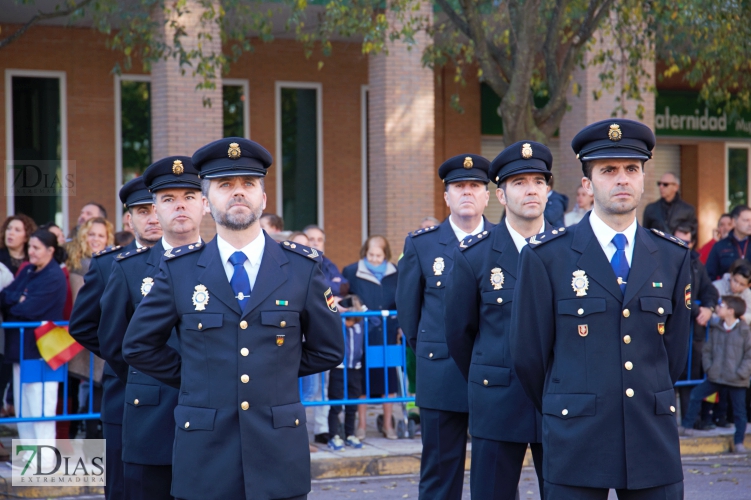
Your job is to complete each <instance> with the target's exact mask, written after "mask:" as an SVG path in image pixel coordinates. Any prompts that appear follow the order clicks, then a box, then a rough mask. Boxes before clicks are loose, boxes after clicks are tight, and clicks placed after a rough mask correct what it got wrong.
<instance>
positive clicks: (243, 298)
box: [235, 292, 250, 300]
mask: <svg viewBox="0 0 751 500" xmlns="http://www.w3.org/2000/svg"><path fill="white" fill-rule="evenodd" d="M235 298H236V299H237V300H245V299H249V298H250V294H247V295H245V294H244V293H242V292H240V293H238V294H237V295H235Z"/></svg>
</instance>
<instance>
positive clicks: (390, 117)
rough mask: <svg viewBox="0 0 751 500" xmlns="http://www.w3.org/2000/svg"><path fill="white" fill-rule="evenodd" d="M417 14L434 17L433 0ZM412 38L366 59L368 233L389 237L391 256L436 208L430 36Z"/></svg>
mask: <svg viewBox="0 0 751 500" xmlns="http://www.w3.org/2000/svg"><path fill="white" fill-rule="evenodd" d="M416 14H417V15H421V16H429V17H431V18H432V9H431V3H430V2H424V3H423V4H422V6H421V8H420V11H419V12H418V13H416ZM392 21H393V18H392ZM416 40H417V44H416V45H415V46H412V47H411V50H409V49H408V47H407V45H405V44H404V43H402V42H395V43H390V44H389V46H388V50H389V53H388V55H377V56H372V57H370V59H369V62H368V80H369V89H370V90H369V97H368V129H369V134H368V135H369V143H368V181H369V186H368V200H369V207H368V215H369V224H370V234H381V235H383V236H385V237H386V238H387V239H388V240H389V243H390V244H391V247H392V251H393V254H394V261H396V258H397V257H398V256H399V254H400V253H401V250H402V245H403V243H404V238H405V237H406V235H407V233H408V232H409V231H413V230H415V229H417V227H416V224H417V223H415V222H414V221H415V220H420V219H422V217H423V215H422V214H426V215H430V214H432V213H433V210H434V192H435V183H434V177H435V175H436V168H435V162H434V155H435V151H434V143H435V90H434V84H435V82H434V78H435V75H434V74H433V71H431V70H430V69H429V68H425V67H423V65H422V61H421V57H422V52H423V50H424V49H425V47H427V45H428V44H429V43H431V40H430V38H429V37H428V36H427V35H426V34H425V33H423V32H421V33H420V34H419V35H418V36H417V37H416ZM418 223H419V222H418Z"/></svg>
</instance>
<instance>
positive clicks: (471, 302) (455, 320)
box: [444, 141, 553, 500]
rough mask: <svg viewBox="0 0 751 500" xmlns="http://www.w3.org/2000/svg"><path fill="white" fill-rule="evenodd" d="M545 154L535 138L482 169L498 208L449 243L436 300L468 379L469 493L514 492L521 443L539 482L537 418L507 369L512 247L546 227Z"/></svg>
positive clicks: (548, 158) (515, 250)
mask: <svg viewBox="0 0 751 500" xmlns="http://www.w3.org/2000/svg"><path fill="white" fill-rule="evenodd" d="M552 162H553V156H552V155H551V153H550V150H549V149H548V148H547V147H545V146H544V145H542V144H540V143H537V142H533V141H521V142H517V143H515V144H512V145H511V146H509V147H507V148H506V149H504V150H503V151H502V152H501V154H499V155H498V157H497V158H496V159H495V160H493V162H492V163H491V166H490V177H491V179H493V180H494V181H495V182H496V184H497V185H498V189H497V190H496V196H497V197H498V201H499V202H500V203H501V204H502V205H503V206H504V208H505V211H506V215H505V217H504V218H503V220H502V221H501V223H500V224H498V225H497V226H495V227H494V228H493V229H491V230H490V232H489V234H487V235H485V234H477V235H475V236H472V237H469V238H467V239H465V240H464V241H463V242H462V244H461V245H460V246H459V247H458V248H457V249H456V250H455V251H454V267H453V269H452V270H451V279H450V280H449V286H448V289H447V290H446V297H445V301H444V303H445V310H444V312H445V323H446V341H447V343H448V347H449V352H450V354H451V357H452V358H453V359H454V361H455V362H456V364H457V366H458V367H459V369H460V370H461V372H462V374H463V375H464V378H465V379H467V381H468V382H469V433H470V434H471V435H472V471H471V474H470V487H471V490H472V497H473V498H483V499H488V500H494V499H495V500H506V499H508V500H511V499H513V498H515V497H516V496H517V485H518V484H519V476H520V475H521V470H522V465H523V463H524V455H525V453H526V451H527V445H528V444H531V447H532V457H533V459H534V464H535V467H536V469H537V474H538V478H539V480H540V486H541V488H542V474H541V472H542V471H541V469H542V445H541V444H540V442H541V438H542V436H541V421H542V418H541V416H540V414H539V413H538V412H537V410H536V409H535V407H534V404H532V401H530V399H529V398H528V397H527V395H526V394H525V393H524V389H523V388H522V386H521V384H519V380H518V379H517V377H516V375H515V374H514V369H513V360H512V359H511V355H510V353H509V336H510V329H511V304H512V299H513V295H514V288H515V286H516V284H517V283H518V279H519V278H518V276H519V275H518V272H517V266H518V263H519V252H520V250H521V249H522V248H524V246H525V245H526V244H527V243H526V240H525V238H529V237H530V236H533V235H536V234H539V233H541V232H543V231H544V230H545V229H546V225H547V224H546V222H545V218H544V210H545V206H546V201H547V191H548V179H550V177H551V176H550V168H551V166H552ZM548 228H549V227H548Z"/></svg>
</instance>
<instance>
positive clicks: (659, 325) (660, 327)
mask: <svg viewBox="0 0 751 500" xmlns="http://www.w3.org/2000/svg"><path fill="white" fill-rule="evenodd" d="M657 333H659V334H660V335H665V323H657Z"/></svg>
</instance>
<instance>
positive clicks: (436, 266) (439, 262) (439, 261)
mask: <svg viewBox="0 0 751 500" xmlns="http://www.w3.org/2000/svg"><path fill="white" fill-rule="evenodd" d="M445 269H446V263H445V262H444V261H443V257H436V258H435V262H433V272H434V273H435V275H436V276H441V275H442V274H443V271H444V270H445Z"/></svg>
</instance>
